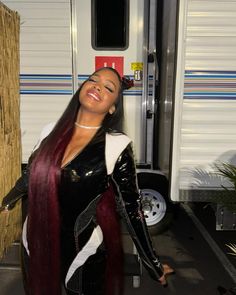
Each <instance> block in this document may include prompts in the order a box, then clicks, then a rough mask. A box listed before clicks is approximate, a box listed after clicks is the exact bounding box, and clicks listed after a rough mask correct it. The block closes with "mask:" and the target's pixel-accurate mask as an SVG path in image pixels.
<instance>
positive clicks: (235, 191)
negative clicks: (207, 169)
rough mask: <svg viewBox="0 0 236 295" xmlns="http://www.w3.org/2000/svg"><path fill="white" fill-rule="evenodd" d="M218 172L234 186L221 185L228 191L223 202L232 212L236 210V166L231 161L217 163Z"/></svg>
mask: <svg viewBox="0 0 236 295" xmlns="http://www.w3.org/2000/svg"><path fill="white" fill-rule="evenodd" d="M215 168H216V170H217V174H218V175H221V176H222V177H224V178H225V179H226V180H228V181H229V182H230V183H231V185H232V187H229V188H228V187H226V186H224V185H221V186H222V188H224V190H225V191H226V192H227V194H226V197H225V198H224V199H223V200H221V202H220V203H222V204H223V205H224V206H225V207H226V208H227V209H228V210H230V211H231V212H236V166H235V165H233V164H230V163H225V162H222V163H218V164H215Z"/></svg>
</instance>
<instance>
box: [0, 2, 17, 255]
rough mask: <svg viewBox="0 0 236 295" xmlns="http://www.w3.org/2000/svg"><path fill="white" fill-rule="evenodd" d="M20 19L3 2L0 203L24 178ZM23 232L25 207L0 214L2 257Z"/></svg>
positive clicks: (0, 29)
mask: <svg viewBox="0 0 236 295" xmlns="http://www.w3.org/2000/svg"><path fill="white" fill-rule="evenodd" d="M19 30H20V18H19V15H18V13H17V12H14V11H11V10H10V9H9V8H7V7H6V6H5V5H4V4H3V3H2V2H0V202H1V201H2V198H3V197H4V196H5V195H6V194H7V192H8V191H9V190H10V189H11V188H12V187H13V186H14V184H15V181H16V179H17V178H19V176H20V174H21V139H20V108H19V103H20V101H19V93H20V91H19ZM20 231H21V206H20V204H18V205H17V206H16V207H15V208H14V209H13V210H12V211H10V212H8V213H6V212H2V213H0V233H1V234H0V257H1V256H2V255H3V253H4V251H5V250H6V249H7V247H8V246H10V245H11V244H12V242H13V241H14V240H16V239H18V238H19V234H20Z"/></svg>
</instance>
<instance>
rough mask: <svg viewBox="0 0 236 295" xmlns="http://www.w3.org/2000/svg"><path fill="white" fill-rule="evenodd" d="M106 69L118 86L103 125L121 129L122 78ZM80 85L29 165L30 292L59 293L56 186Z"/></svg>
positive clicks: (78, 104) (74, 118)
mask: <svg viewBox="0 0 236 295" xmlns="http://www.w3.org/2000/svg"><path fill="white" fill-rule="evenodd" d="M106 69H110V70H111V71H113V72H114V73H116V75H117V77H118V78H119V81H120V83H121V87H120V91H119V95H118V97H117V100H116V103H115V104H116V109H115V112H114V113H113V115H110V114H107V115H106V117H105V118H104V120H103V123H102V127H103V128H104V130H105V131H106V132H112V131H113V130H117V131H119V132H121V131H122V121H123V101H122V80H121V78H120V76H119V74H118V72H117V71H116V70H114V69H112V68H106ZM100 70H101V69H99V70H98V71H100ZM98 71H97V72H98ZM85 82H86V81H85ZM85 82H84V83H85ZM84 83H83V84H84ZM83 84H82V85H81V87H80V88H79V89H78V91H77V92H76V93H75V94H74V96H73V97H72V99H71V101H70V102H69V104H68V106H67V108H66V110H65V111H64V113H63V114H62V116H61V118H60V119H59V120H58V122H57V124H56V126H55V127H54V129H53V130H52V132H51V133H50V134H49V135H48V136H47V137H46V138H45V139H44V140H43V141H42V143H41V144H40V146H39V148H38V150H37V151H36V153H35V157H34V159H33V161H32V163H31V165H30V177H29V217H28V229H27V236H28V245H29V251H30V259H29V280H28V288H29V293H30V294H32V295H49V294H50V295H59V294H61V283H60V214H59V204H58V186H59V182H60V177H61V162H62V158H63V155H64V152H65V149H66V147H67V145H68V143H69V142H70V140H71V137H72V134H73V128H74V122H75V120H76V118H77V113H78V111H79V108H80V102H79V95H80V90H81V88H82V87H83ZM111 230H112V229H111Z"/></svg>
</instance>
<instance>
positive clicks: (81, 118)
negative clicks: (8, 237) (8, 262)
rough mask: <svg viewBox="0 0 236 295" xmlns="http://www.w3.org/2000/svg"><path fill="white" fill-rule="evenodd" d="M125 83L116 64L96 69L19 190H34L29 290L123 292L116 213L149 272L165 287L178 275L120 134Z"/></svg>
mask: <svg viewBox="0 0 236 295" xmlns="http://www.w3.org/2000/svg"><path fill="white" fill-rule="evenodd" d="M126 82H127V81H126V80H125V79H123V80H122V79H121V78H120V76H119V74H118V72H117V71H116V70H114V69H112V68H102V69H99V70H98V71H96V72H95V73H93V74H92V75H91V76H90V77H89V79H88V80H86V81H85V82H84V83H83V84H82V85H81V87H80V88H79V89H78V91H77V92H76V94H75V95H74V96H73V98H72V100H71V102H70V103H69V105H68V107H67V109H66V110H65V112H64V113H63V115H62V117H61V118H60V119H59V121H58V122H57V124H56V125H55V126H54V127H53V129H52V130H50V129H51V128H49V129H48V130H46V131H44V135H43V137H45V138H44V139H43V140H42V141H41V143H40V145H39V147H37V148H36V150H35V152H34V153H33V154H32V156H31V159H30V161H29V165H28V169H27V171H28V172H26V173H25V174H24V175H23V178H22V179H21V180H20V181H18V184H17V185H16V187H15V192H16V191H18V192H19V191H20V192H21V193H22V191H24V190H26V188H27V187H28V188H27V192H28V203H29V204H28V218H27V220H26V223H25V224H24V227H23V243H24V246H25V251H24V259H23V261H24V268H25V270H26V271H25V273H26V280H27V292H28V294H33V295H44V294H45V295H48V294H50V295H52V294H55V295H59V294H61V281H63V283H64V284H65V289H66V293H67V294H71V295H72V294H84V295H90V294H93V295H99V294H101V295H102V294H109V295H113V294H116V293H115V292H116V290H119V292H120V293H121V290H122V286H121V285H122V279H121V278H122V272H121V269H122V263H121V262H122V249H121V239H120V228H119V218H118V216H117V212H119V213H120V216H121V217H122V220H123V221H124V223H125V224H126V225H127V229H128V231H129V233H130V235H131V237H132V239H133V241H134V243H135V245H136V248H137V250H138V252H139V255H140V257H141V259H142V262H143V264H144V266H145V267H146V268H147V270H148V271H149V273H150V275H151V276H152V277H153V278H154V279H155V280H157V281H159V282H160V283H161V284H162V285H166V278H165V275H167V274H170V273H173V270H172V269H171V268H170V267H169V266H167V265H162V264H161V263H160V261H159V259H158V257H157V255H156V254H155V252H154V250H153V248H152V244H151V241H150V238H149V235H148V231H147V227H146V223H145V219H144V216H143V213H142V210H141V203H140V196H139V192H138V188H137V185H136V174H135V164H134V160H133V153H132V148H131V143H130V139H129V138H128V137H127V136H126V135H124V134H123V133H122V120H123V102H122V91H123V89H124V88H127V83H126ZM51 127H52V126H51ZM114 192H115V193H114ZM18 194H19V193H18ZM7 201H9V196H7V197H6V198H5V200H4V202H5V204H6V203H7ZM117 208H118V210H117Z"/></svg>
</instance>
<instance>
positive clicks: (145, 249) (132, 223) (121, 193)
mask: <svg viewBox="0 0 236 295" xmlns="http://www.w3.org/2000/svg"><path fill="white" fill-rule="evenodd" d="M112 180H113V183H114V184H115V190H116V192H117V201H118V206H119V208H121V210H120V211H121V212H120V213H121V216H122V218H123V220H124V222H125V224H126V226H127V229H128V231H129V233H130V235H131V237H132V239H133V242H134V244H135V246H136V248H137V251H138V253H139V256H140V258H141V260H142V262H143V265H144V266H145V268H146V269H147V270H148V272H149V274H150V276H151V277H152V278H153V279H155V280H158V279H159V278H160V277H161V276H162V275H163V267H162V264H161V263H160V261H159V258H158V256H157V254H156V253H155V250H154V248H153V246H152V241H151V239H150V236H149V233H148V229H147V225H146V221H145V217H144V214H143V211H142V204H141V196H140V194H139V189H138V186H137V177H136V170H135V163H134V157H133V151H132V147H131V144H129V145H128V146H127V147H126V149H125V150H124V151H123V152H122V154H121V155H120V157H119V158H118V160H117V162H116V165H115V168H114V171H113V174H112Z"/></svg>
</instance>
